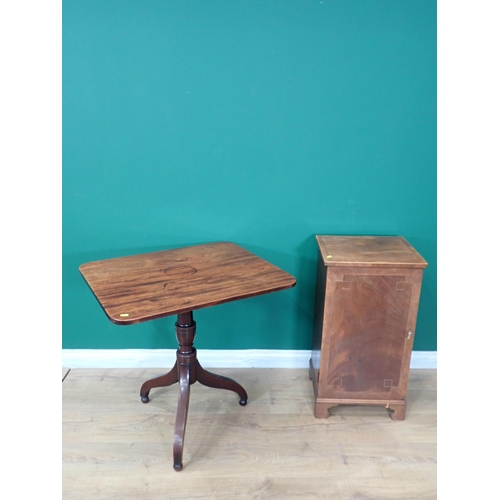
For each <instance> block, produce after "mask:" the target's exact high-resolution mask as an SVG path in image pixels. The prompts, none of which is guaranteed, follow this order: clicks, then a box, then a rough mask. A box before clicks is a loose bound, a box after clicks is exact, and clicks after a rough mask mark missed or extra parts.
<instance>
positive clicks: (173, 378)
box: [141, 361, 178, 403]
mask: <svg viewBox="0 0 500 500" xmlns="http://www.w3.org/2000/svg"><path fill="white" fill-rule="evenodd" d="M177 378H178V377H177V361H176V362H175V365H174V367H173V368H172V369H171V370H170V371H169V372H168V373H167V374H166V375H162V376H161V377H156V378H153V379H151V380H148V381H147V382H144V384H142V387H141V401H142V402H143V403H147V402H148V401H149V391H150V390H151V389H154V388H155V387H167V386H169V385H172V384H175V383H176V382H177V381H178V380H177Z"/></svg>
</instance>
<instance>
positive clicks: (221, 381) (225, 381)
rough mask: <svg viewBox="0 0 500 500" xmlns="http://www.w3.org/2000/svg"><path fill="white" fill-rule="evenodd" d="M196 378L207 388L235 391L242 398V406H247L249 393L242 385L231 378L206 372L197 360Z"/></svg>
mask: <svg viewBox="0 0 500 500" xmlns="http://www.w3.org/2000/svg"><path fill="white" fill-rule="evenodd" d="M196 376H197V379H198V382H199V383H200V384H202V385H205V386H207V387H214V388H215V389H227V390H228V391H233V392H235V393H236V394H238V396H239V397H240V405H241V406H245V405H246V404H247V401H248V395H247V391H245V389H243V387H242V386H241V385H240V384H238V383H237V382H235V381H234V380H233V379H231V378H228V377H223V376H222V375H216V374H215V373H212V372H209V371H207V370H205V369H204V368H202V366H201V365H200V362H199V361H198V360H196Z"/></svg>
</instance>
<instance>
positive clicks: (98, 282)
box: [80, 242, 296, 471]
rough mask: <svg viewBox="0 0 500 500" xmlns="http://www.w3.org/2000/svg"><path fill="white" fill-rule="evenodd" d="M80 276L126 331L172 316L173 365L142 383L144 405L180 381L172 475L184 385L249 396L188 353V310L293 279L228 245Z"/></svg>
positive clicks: (169, 253)
mask: <svg viewBox="0 0 500 500" xmlns="http://www.w3.org/2000/svg"><path fill="white" fill-rule="evenodd" d="M80 272H81V274H82V276H83V277H84V279H85V281H86V282H87V284H88V285H89V287H90V289H91V290H92V292H93V293H94V295H95V297H96V298H97V300H98V302H99V304H100V305H101V306H102V308H103V310H104V312H105V313H106V315H107V316H108V318H109V319H110V320H111V321H112V322H113V323H115V324H117V325H132V324H136V323H141V322H144V321H150V320H153V319H158V318H162V317H165V316H171V315H174V314H177V322H176V323H175V330H176V334H177V342H178V343H179V348H178V349H177V360H176V362H175V364H174V366H173V368H172V369H171V370H170V371H169V372H168V373H167V374H165V375H162V376H160V377H157V378H154V379H152V380H148V381H146V382H144V384H143V385H142V387H141V390H140V396H141V400H142V402H143V403H147V402H148V401H149V394H150V391H151V389H154V388H157V387H166V386H169V385H172V384H175V383H176V382H179V399H178V403H177V414H176V419H175V428H174V440H173V456H174V469H175V470H177V471H180V470H182V467H183V464H182V454H183V448H184V435H185V429H186V421H187V414H188V407H189V393H190V385H192V384H194V383H195V382H196V381H198V382H200V383H201V384H202V385H205V386H208V387H214V388H219V389H227V390H230V391H234V392H235V393H236V394H238V396H239V403H240V405H242V406H245V405H246V404H247V401H248V395H247V393H246V391H245V389H244V388H243V387H242V386H241V385H240V384H238V383H237V382H235V381H234V380H232V379H230V378H227V377H222V376H220V375H216V374H214V373H211V372H209V371H207V370H205V369H204V368H202V366H201V365H200V363H199V361H198V359H197V356H196V349H195V348H194V347H193V344H194V337H195V333H196V322H195V321H194V320H193V311H194V310H196V309H202V308H205V307H210V306H214V305H217V304H222V303H225V302H230V301H234V300H240V299H244V298H248V297H254V296H257V295H262V294H266V293H271V292H277V291H279V290H286V289H287V288H291V287H293V286H295V283H296V280H295V278H294V277H293V276H292V275H290V274H288V273H287V272H285V271H282V270H281V269H279V268H278V267H276V266H274V265H273V264H271V263H269V262H267V261H265V260H263V259H261V258H260V257H257V256H256V255H254V254H252V253H250V252H248V251H247V250H245V249H243V248H241V247H240V246H238V245H235V244H234V243H226V242H224V243H222V242H220V243H211V244H204V245H196V246H191V247H186V248H179V249H175V250H165V251H160V252H152V253H146V254H141V255H133V256H128V257H118V258H114V259H108V260H101V261H97V262H89V263H86V264H82V265H81V266H80Z"/></svg>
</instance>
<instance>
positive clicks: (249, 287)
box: [80, 242, 296, 325]
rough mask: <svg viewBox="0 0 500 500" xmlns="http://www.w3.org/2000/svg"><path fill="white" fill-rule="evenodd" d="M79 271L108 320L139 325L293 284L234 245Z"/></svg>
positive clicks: (117, 260)
mask: <svg viewBox="0 0 500 500" xmlns="http://www.w3.org/2000/svg"><path fill="white" fill-rule="evenodd" d="M80 272H81V274H82V276H83V277H84V279H85V281H86V282H87V284H88V285H89V287H90V289H91V290H92V292H93V293H94V295H95V296H96V298H97V300H98V301H99V303H100V304H101V306H102V308H103V309H104V312H105V313H106V315H107V316H108V318H109V319H110V320H111V321H112V322H113V323H116V324H119V325H127V324H134V323H140V322H143V321H148V320H152V319H156V318H161V317H163V316H170V315H173V314H180V313H183V312H188V311H193V310H195V309H201V308H204V307H209V306H213V305H216V304H222V303H224V302H230V301H233V300H238V299H243V298H247V297H253V296H256V295H262V294H265V293H270V292H276V291H279V290H285V289H287V288H291V287H293V286H295V283H296V280H295V278H294V277H293V276H292V275H291V274H288V273H287V272H285V271H282V270H281V269H279V268H278V267H276V266H275V265H273V264H271V263H269V262H267V261H265V260H264V259H261V258H260V257H257V256H256V255H254V254H252V253H250V252H248V251H247V250H245V249H243V248H241V247H240V246H238V245H235V244H234V243H226V242H218V243H210V244H204V245H196V246H191V247H186V248H179V249H175V250H164V251H160V252H152V253H146V254H140V255H132V256H128V257H118V258H114V259H108V260H100V261H96V262H89V263H86V264H82V265H81V266H80Z"/></svg>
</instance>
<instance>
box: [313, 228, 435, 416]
mask: <svg viewBox="0 0 500 500" xmlns="http://www.w3.org/2000/svg"><path fill="white" fill-rule="evenodd" d="M316 239H317V242H318V246H319V255H318V271H317V281H316V304H315V312H314V329H313V347H312V355H311V360H310V370H309V376H310V378H311V380H312V383H313V388H314V395H315V408H314V415H315V417H317V418H327V417H328V415H329V412H328V409H329V408H330V407H332V406H337V405H339V404H347V405H355V404H361V405H384V406H385V407H386V408H388V409H389V410H391V412H390V413H391V418H392V419H394V420H403V419H404V418H405V413H406V400H405V398H406V389H407V385H408V372H409V368H410V357H411V352H412V347H413V339H414V336H415V326H416V322H417V312H418V303H419V298H420V288H421V284H422V275H423V270H424V268H426V267H427V262H426V261H425V260H424V259H423V258H422V257H421V256H420V255H419V254H418V252H417V251H416V250H415V249H414V248H413V247H412V246H411V245H410V244H409V243H408V242H407V241H406V240H405V239H404V238H402V237H398V236H316Z"/></svg>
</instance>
